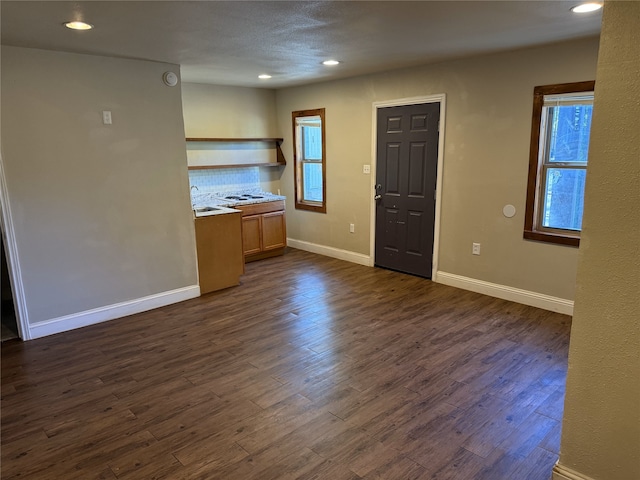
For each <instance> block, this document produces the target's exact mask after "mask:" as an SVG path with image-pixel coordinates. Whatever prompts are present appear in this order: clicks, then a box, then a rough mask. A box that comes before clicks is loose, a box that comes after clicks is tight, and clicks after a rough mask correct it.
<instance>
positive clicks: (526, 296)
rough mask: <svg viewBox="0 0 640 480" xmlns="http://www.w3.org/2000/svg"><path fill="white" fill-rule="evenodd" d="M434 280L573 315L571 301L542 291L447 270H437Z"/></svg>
mask: <svg viewBox="0 0 640 480" xmlns="http://www.w3.org/2000/svg"><path fill="white" fill-rule="evenodd" d="M434 281H435V282H437V283H442V284H444V285H449V286H450V287H457V288H462V289H463V290H470V291H472V292H476V293H482V294H483V295H489V296H491V297H496V298H501V299H503V300H509V301H511V302H517V303H522V304H524V305H529V306H531V307H537V308H542V309H544V310H550V311H552V312H558V313H563V314H565V315H573V301H572V300H566V299H564V298H558V297H552V296H550V295H545V294H542V293H537V292H531V291H529V290H522V289H520V288H514V287H509V286H507V285H499V284H497V283H490V282H485V281H483V280H477V279H475V278H469V277H463V276H461V275H455V274H453V273H447V272H437V273H436V276H435V277H434Z"/></svg>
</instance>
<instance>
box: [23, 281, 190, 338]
mask: <svg viewBox="0 0 640 480" xmlns="http://www.w3.org/2000/svg"><path fill="white" fill-rule="evenodd" d="M199 296H200V287H199V286H198V285H192V286H189V287H184V288H178V289H176V290H170V291H168V292H162V293H157V294H155V295H149V296H148V297H142V298H137V299H135V300H129V301H127V302H122V303H116V304H114V305H107V306H105V307H100V308H94V309H92V310H86V311H84V312H78V313H73V314H71V315H65V316H64V317H58V318H53V319H51V320H46V321H44V322H39V323H35V324H33V325H29V333H30V338H32V339H33V338H40V337H45V336H47V335H53V334H55V333H60V332H66V331H68V330H74V329H76V328H81V327H86V326H88V325H93V324H96V323H100V322H105V321H107V320H113V319H115V318H121V317H126V316H127V315H133V314H134V313H141V312H146V311H147V310H153V309H154V308H159V307H164V306H165V305H171V304H173V303H178V302H182V301H184V300H189V299H191V298H195V297H199Z"/></svg>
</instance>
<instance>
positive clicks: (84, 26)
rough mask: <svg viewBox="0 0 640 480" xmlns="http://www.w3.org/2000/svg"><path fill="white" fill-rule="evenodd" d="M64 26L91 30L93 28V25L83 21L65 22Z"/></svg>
mask: <svg viewBox="0 0 640 480" xmlns="http://www.w3.org/2000/svg"><path fill="white" fill-rule="evenodd" d="M64 26H65V27H67V28H70V29H71V30H91V29H92V28H93V25H91V24H89V23H84V22H66V23H65V24H64Z"/></svg>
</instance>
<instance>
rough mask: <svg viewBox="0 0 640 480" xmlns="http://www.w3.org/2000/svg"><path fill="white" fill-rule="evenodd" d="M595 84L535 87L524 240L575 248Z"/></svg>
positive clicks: (582, 196) (580, 216)
mask: <svg viewBox="0 0 640 480" xmlns="http://www.w3.org/2000/svg"><path fill="white" fill-rule="evenodd" d="M594 86H595V82H593V81H588V82H578V83H564V84H558V85H544V86H540V87H535V89H534V93H533V119H532V125H531V150H530V155H529V181H528V184H527V204H526V211H525V225H524V238H526V239H529V240H538V241H541V242H549V243H557V244H561V245H572V246H578V245H579V244H580V231H581V229H582V212H583V208H584V185H585V180H586V176H587V163H588V153H589V136H590V133H591V116H592V113H593V90H594Z"/></svg>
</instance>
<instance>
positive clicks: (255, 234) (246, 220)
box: [242, 215, 262, 255]
mask: <svg viewBox="0 0 640 480" xmlns="http://www.w3.org/2000/svg"><path fill="white" fill-rule="evenodd" d="M261 220H262V218H261V215H250V216H248V217H242V248H243V250H244V254H245V255H251V254H252V253H260V252H261V251H262V242H261V236H260V231H261V229H262V226H261V223H262V221H261Z"/></svg>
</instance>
